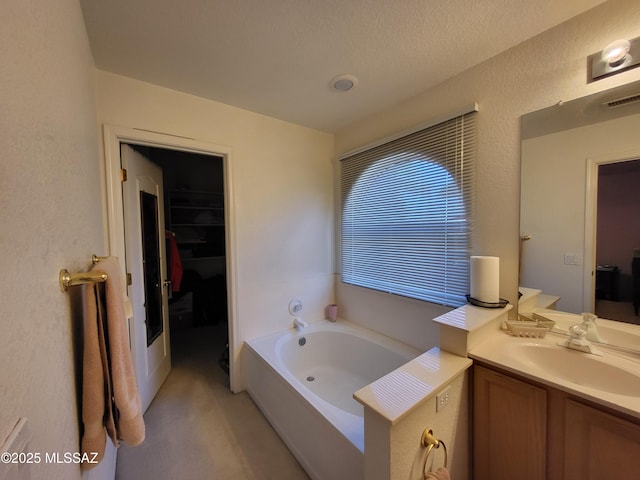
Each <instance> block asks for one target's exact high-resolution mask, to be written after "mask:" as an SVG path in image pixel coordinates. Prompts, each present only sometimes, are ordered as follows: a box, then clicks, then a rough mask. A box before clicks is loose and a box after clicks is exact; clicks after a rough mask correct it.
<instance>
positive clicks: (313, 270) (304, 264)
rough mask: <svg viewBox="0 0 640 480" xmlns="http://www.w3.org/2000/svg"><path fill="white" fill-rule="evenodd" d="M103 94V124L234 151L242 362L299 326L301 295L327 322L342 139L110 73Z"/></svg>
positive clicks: (307, 313)
mask: <svg viewBox="0 0 640 480" xmlns="http://www.w3.org/2000/svg"><path fill="white" fill-rule="evenodd" d="M96 92H97V105H98V121H99V123H100V124H110V125H116V126H120V127H130V128H131V127H133V128H140V129H146V130H151V131H154V132H161V133H165V134H170V135H179V136H183V137H189V138H193V139H196V140H198V141H200V142H208V143H211V144H215V145H224V146H225V147H226V148H228V149H231V152H232V153H231V157H230V162H229V165H230V168H231V179H232V180H231V181H232V192H233V198H232V199H231V203H230V204H228V205H227V208H229V209H230V213H231V215H232V217H233V221H234V226H235V228H234V230H235V235H236V238H235V242H234V243H235V252H236V260H235V264H236V265H237V272H236V277H235V279H233V280H234V281H235V283H234V284H233V285H231V288H233V289H234V290H235V297H236V298H237V303H236V305H235V306H236V307H237V308H236V309H235V310H234V316H235V320H234V325H235V326H237V327H238V328H237V329H236V331H235V332H234V333H235V342H234V343H235V354H234V359H235V360H239V351H240V349H241V347H242V342H243V341H244V339H246V338H253V337H256V336H261V335H264V334H267V333H271V332H274V331H278V330H284V329H286V328H290V327H291V326H292V321H293V317H291V316H290V315H289V312H288V305H289V301H290V300H291V299H293V298H298V299H300V300H301V301H302V302H303V305H304V310H303V312H302V315H301V316H302V318H303V319H305V320H308V321H314V320H319V319H322V318H323V307H324V305H326V304H327V303H329V302H330V301H331V300H332V299H333V244H332V242H333V209H334V206H333V193H332V192H333V190H332V188H333V187H332V164H331V158H332V154H333V136H332V135H329V134H326V133H322V132H319V131H316V130H311V129H308V128H304V127H300V126H297V125H294V124H291V123H287V122H283V121H280V120H275V119H273V118H269V117H265V116H263V115H259V114H256V113H252V112H249V111H247V110H242V109H239V108H235V107H231V106H228V105H224V104H221V103H217V102H212V101H208V100H205V99H202V98H199V97H194V96H191V95H186V94H183V93H180V92H177V91H174V90H169V89H166V88H162V87H158V86H155V85H151V84H148V83H144V82H139V81H136V80H133V79H130V78H126V77H122V76H119V75H114V74H112V73H107V72H103V71H97V72H96ZM232 347H233V346H232ZM232 354H233V352H232ZM238 365H240V364H239V363H238Z"/></svg>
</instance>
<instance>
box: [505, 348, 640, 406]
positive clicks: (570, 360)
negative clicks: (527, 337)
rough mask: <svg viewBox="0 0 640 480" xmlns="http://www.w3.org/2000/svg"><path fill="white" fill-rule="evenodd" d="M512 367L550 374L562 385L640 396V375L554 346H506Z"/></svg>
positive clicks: (596, 358) (592, 357)
mask: <svg viewBox="0 0 640 480" xmlns="http://www.w3.org/2000/svg"><path fill="white" fill-rule="evenodd" d="M509 350H510V354H511V355H513V361H514V362H515V363H521V364H522V366H523V367H524V368H527V369H536V370H541V371H544V372H546V373H547V374H551V375H553V376H555V377H558V378H559V379H562V380H564V381H566V382H571V383H574V384H576V385H581V386H584V387H588V388H592V389H595V390H600V391H603V392H609V393H614V394H617V395H627V396H636V397H637V396H640V371H639V374H635V373H633V372H630V371H629V370H626V369H624V368H621V367H619V366H617V365H613V364H611V363H608V362H605V361H604V360H603V359H602V358H601V357H597V356H595V355H591V354H588V353H581V352H577V351H574V350H570V349H568V348H565V347H560V346H557V345H547V344H540V343H517V344H512V345H509Z"/></svg>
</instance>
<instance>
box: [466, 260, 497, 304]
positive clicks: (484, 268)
mask: <svg viewBox="0 0 640 480" xmlns="http://www.w3.org/2000/svg"><path fill="white" fill-rule="evenodd" d="M470 284H471V293H470V295H471V297H472V298H474V299H476V300H480V301H481V302H485V303H498V302H499V301H500V257H486V256H472V257H471V278H470Z"/></svg>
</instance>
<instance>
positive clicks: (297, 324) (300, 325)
mask: <svg viewBox="0 0 640 480" xmlns="http://www.w3.org/2000/svg"><path fill="white" fill-rule="evenodd" d="M307 325H308V324H307V322H305V321H304V320H302V319H301V318H298V317H296V318H294V319H293V326H294V327H296V330H298V331H300V330H302V329H303V328H304V327H306V326H307Z"/></svg>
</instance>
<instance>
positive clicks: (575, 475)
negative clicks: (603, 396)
mask: <svg viewBox="0 0 640 480" xmlns="http://www.w3.org/2000/svg"><path fill="white" fill-rule="evenodd" d="M639 459H640V425H637V424H634V423H631V422H628V421H626V420H623V419H621V418H618V417H615V416H613V415H610V414H608V413H605V412H602V411H600V410H596V409H595V408H591V407H588V406H586V405H582V404H581V403H578V402H576V401H573V400H566V403H565V465H564V478H565V480H574V479H575V480H578V479H580V480H584V479H592V480H599V479H603V478H615V479H616V480H626V479H629V480H632V479H633V480H637V479H638V478H640V460H639Z"/></svg>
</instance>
